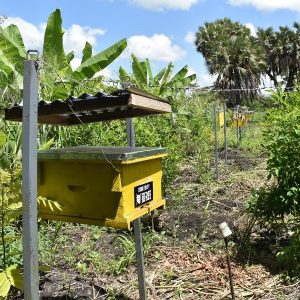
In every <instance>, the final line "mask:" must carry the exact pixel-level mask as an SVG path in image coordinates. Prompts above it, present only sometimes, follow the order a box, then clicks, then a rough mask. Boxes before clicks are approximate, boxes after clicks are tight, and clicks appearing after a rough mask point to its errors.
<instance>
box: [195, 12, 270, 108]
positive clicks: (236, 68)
mask: <svg viewBox="0 0 300 300" xmlns="http://www.w3.org/2000/svg"><path fill="white" fill-rule="evenodd" d="M195 44H196V47H197V51H198V52H200V53H202V55H203V56H204V58H205V61H206V64H207V67H208V70H209V72H210V74H212V75H217V76H218V77H217V80H216V82H215V84H214V86H215V87H216V88H218V89H245V91H234V92H230V93H229V92H228V93H226V94H225V95H226V96H227V97H234V98H235V103H234V104H241V100H242V96H248V97H250V98H253V97H255V96H256V95H257V91H255V90H253V89H255V88H258V87H259V84H260V80H261V75H262V73H263V69H264V56H263V51H262V50H261V48H260V47H258V45H257V44H256V42H255V39H254V37H253V36H251V34H250V30H249V29H248V28H247V27H246V26H244V25H242V24H240V23H238V22H233V21H231V20H230V19H228V18H224V19H220V20H217V21H215V22H212V23H209V22H206V23H205V24H204V26H202V27H200V28H199V31H198V32H197V33H196V41H195ZM231 102H232V100H231Z"/></svg>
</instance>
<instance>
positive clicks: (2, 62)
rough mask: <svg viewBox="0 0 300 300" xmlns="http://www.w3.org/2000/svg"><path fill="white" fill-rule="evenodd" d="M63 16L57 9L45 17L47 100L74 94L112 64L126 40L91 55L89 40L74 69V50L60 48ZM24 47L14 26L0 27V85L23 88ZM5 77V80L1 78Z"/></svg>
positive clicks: (43, 74)
mask: <svg viewBox="0 0 300 300" xmlns="http://www.w3.org/2000/svg"><path fill="white" fill-rule="evenodd" d="M63 34H64V32H63V29H62V17H61V12H60V10H59V9H56V10H55V11H54V12H52V13H51V14H50V16H49V18H48V21H47V26H46V31H45V35H44V43H43V49H42V62H41V63H40V64H41V71H40V77H41V80H40V82H41V89H40V93H41V95H42V96H43V97H44V98H45V99H47V100H51V99H57V98H66V97H67V96H68V95H69V94H70V93H71V94H72V93H75V92H76V91H77V90H78V87H79V86H80V85H81V84H82V83H83V82H84V81H85V80H87V79H90V78H92V77H95V76H97V73H98V72H99V71H101V70H103V69H104V68H105V67H107V66H108V65H109V64H111V63H112V62H113V61H114V60H115V59H116V58H117V57H118V56H119V55H120V54H121V53H122V52H123V50H124V49H125V48H126V46H127V42H126V39H122V40H120V41H119V42H117V43H115V44H114V45H112V46H111V47H109V48H107V49H105V50H104V51H101V52H99V53H97V54H96V55H94V56H93V55H92V46H91V44H89V43H88V42H87V43H86V45H85V47H84V49H83V57H82V60H81V64H80V65H79V66H78V67H77V68H76V69H75V70H73V69H72V67H71V65H70V63H71V61H72V59H73V58H74V52H70V53H68V54H66V53H65V50H64V47H63ZM25 58H26V50H25V46H24V42H23V39H22V36H21V34H20V31H19V29H18V27H17V26H16V25H9V26H7V27H6V28H2V27H0V79H2V80H0V88H1V89H2V90H4V89H5V88H6V87H7V86H9V87H10V90H12V89H22V81H23V68H24V67H23V64H24V60H25ZM3 79H5V80H3ZM7 92H8V91H7Z"/></svg>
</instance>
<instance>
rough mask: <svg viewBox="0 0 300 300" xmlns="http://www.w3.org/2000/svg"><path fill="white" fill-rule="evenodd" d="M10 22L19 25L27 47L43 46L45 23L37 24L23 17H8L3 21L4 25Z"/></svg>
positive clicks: (36, 47)
mask: <svg viewBox="0 0 300 300" xmlns="http://www.w3.org/2000/svg"><path fill="white" fill-rule="evenodd" d="M10 24H15V25H17V26H18V28H19V30H20V32H21V35H22V38H23V41H24V44H25V47H26V49H32V48H33V49H39V50H40V49H41V48H42V45H43V40H44V31H45V29H44V27H45V26H44V24H40V25H38V26H35V25H33V24H31V23H29V22H26V21H25V20H23V19H21V18H11V17H8V18H7V19H6V20H5V22H4V23H3V26H4V27H6V26H8V25H10Z"/></svg>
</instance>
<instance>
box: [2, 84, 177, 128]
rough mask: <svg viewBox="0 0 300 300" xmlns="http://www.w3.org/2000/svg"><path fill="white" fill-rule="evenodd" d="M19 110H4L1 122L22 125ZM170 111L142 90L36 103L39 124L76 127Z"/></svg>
mask: <svg viewBox="0 0 300 300" xmlns="http://www.w3.org/2000/svg"><path fill="white" fill-rule="evenodd" d="M22 111H23V107H22V106H20V105H15V106H14V107H12V108H10V109H5V119H6V120H11V121H18V122H22ZM166 112H171V106H170V104H169V103H168V102H167V101H165V100H163V99H161V98H159V97H157V96H155V95H152V94H149V93H146V92H144V91H141V90H138V89H135V88H129V89H125V90H118V91H116V92H114V93H112V94H109V95H107V94H103V93H101V92H99V93H97V94H95V95H89V94H82V95H81V96H79V97H77V98H75V97H69V98H68V99H66V100H55V101H52V102H47V101H43V100H42V101H39V103H38V122H39V123H40V124H53V125H76V124H82V123H93V122H99V121H109V120H115V119H125V118H131V117H139V116H146V115H152V114H159V113H166Z"/></svg>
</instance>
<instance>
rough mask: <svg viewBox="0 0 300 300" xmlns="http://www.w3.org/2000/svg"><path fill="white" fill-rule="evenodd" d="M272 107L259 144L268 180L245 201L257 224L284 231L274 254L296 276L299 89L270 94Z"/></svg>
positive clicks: (299, 266)
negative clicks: (284, 239) (282, 244)
mask: <svg viewBox="0 0 300 300" xmlns="http://www.w3.org/2000/svg"><path fill="white" fill-rule="evenodd" d="M273 100H274V101H275V104H276V107H275V108H272V109H270V110H269V111H268V113H267V123H268V124H267V128H266V130H265V132H264V138H263V146H264V148H265V150H266V152H267V155H268V160H267V170H268V179H269V180H271V184H270V186H269V187H267V188H261V189H260V190H259V191H258V192H257V193H256V195H255V197H253V198H252V200H251V201H250V202H249V203H248V211H249V212H250V213H252V214H253V215H254V216H256V217H257V218H258V220H259V221H260V222H261V223H269V224H273V223H274V222H276V223H277V224H279V225H281V226H282V229H285V230H284V231H285V232H286V233H287V237H288V238H287V246H285V247H284V248H282V249H281V251H280V252H278V253H277V257H278V262H279V264H280V265H281V266H284V267H285V269H286V270H287V271H288V274H289V276H290V275H291V276H292V277H296V276H298V277H299V276H300V255H299V253H300V222H299V221H300V92H299V91H297V92H294V93H290V94H285V93H283V92H279V93H278V94H274V95H273Z"/></svg>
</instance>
